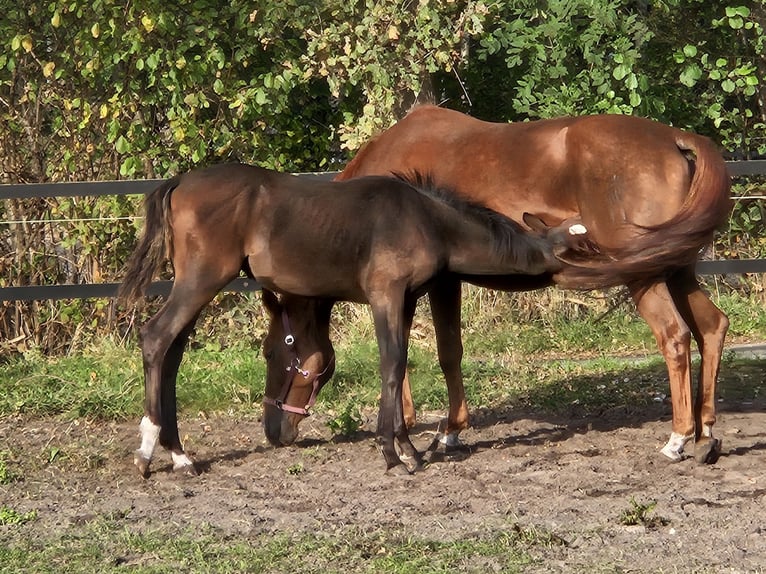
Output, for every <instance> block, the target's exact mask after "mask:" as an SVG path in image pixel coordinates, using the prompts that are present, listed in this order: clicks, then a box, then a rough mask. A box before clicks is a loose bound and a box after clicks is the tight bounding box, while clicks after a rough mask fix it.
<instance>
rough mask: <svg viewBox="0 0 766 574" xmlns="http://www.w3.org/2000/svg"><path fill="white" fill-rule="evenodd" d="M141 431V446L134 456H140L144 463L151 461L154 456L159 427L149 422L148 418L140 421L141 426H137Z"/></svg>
mask: <svg viewBox="0 0 766 574" xmlns="http://www.w3.org/2000/svg"><path fill="white" fill-rule="evenodd" d="M138 428H139V430H140V431H141V446H140V447H139V448H138V450H137V451H136V456H137V457H138V456H140V457H141V458H142V459H144V460H145V461H147V462H148V461H150V460H152V455H153V454H154V448H155V447H156V446H157V441H158V440H159V437H160V427H159V425H156V424H154V423H153V422H152V421H150V420H149V417H144V418H142V419H141V424H140V425H139V426H138Z"/></svg>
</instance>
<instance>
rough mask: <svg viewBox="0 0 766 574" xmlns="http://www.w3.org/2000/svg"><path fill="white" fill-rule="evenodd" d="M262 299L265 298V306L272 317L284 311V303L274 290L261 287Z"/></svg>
mask: <svg viewBox="0 0 766 574" xmlns="http://www.w3.org/2000/svg"><path fill="white" fill-rule="evenodd" d="M261 299H263V306H264V307H265V308H266V311H268V313H269V315H271V317H272V319H273V318H274V317H278V316H279V315H280V314H281V313H282V304H281V303H280V302H279V298H278V297H277V296H276V294H275V293H274V292H273V291H269V290H268V289H261Z"/></svg>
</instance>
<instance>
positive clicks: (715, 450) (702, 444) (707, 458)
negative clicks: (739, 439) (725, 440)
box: [694, 437, 721, 464]
mask: <svg viewBox="0 0 766 574" xmlns="http://www.w3.org/2000/svg"><path fill="white" fill-rule="evenodd" d="M719 456H721V441H720V439H717V438H713V437H701V438H700V439H699V440H698V441H697V442H696V443H695V445H694V459H695V460H696V461H697V462H698V463H700V464H715V462H716V461H717V460H718V457H719Z"/></svg>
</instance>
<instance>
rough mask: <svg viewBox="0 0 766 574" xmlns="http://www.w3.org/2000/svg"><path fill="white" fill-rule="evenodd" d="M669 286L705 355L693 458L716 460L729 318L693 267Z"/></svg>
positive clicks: (696, 414)
mask: <svg viewBox="0 0 766 574" xmlns="http://www.w3.org/2000/svg"><path fill="white" fill-rule="evenodd" d="M668 288H669V289H670V293H671V294H672V296H673V300H674V301H675V303H676V306H677V307H678V311H679V312H680V313H681V315H682V316H683V318H684V320H685V321H686V323H687V324H688V325H689V328H690V329H691V331H692V335H693V336H694V339H695V341H696V342H697V346H698V347H699V351H700V355H701V357H702V358H701V362H700V373H699V382H698V385H697V395H696V398H695V401H694V417H695V439H696V443H695V445H694V457H695V458H696V459H697V461H698V462H702V463H713V462H715V461H716V460H717V459H718V455H719V454H720V452H721V441H720V440H718V439H716V438H714V437H713V425H714V424H715V421H716V416H715V388H716V381H717V379H718V370H719V368H720V366H721V355H722V354H723V344H724V339H725V338H726V332H727V330H728V328H729V319H728V317H727V316H726V314H725V313H724V312H723V311H721V310H720V309H719V308H718V307H716V306H715V304H713V302H712V301H711V300H710V298H709V297H708V296H707V294H706V293H705V292H704V291H702V289H701V288H700V286H699V283H698V282H697V278H696V276H695V274H694V268H693V267H688V268H685V269H682V270H681V271H679V272H678V273H676V274H675V275H673V276H672V277H671V278H670V279H669V280H668Z"/></svg>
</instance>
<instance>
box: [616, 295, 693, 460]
mask: <svg viewBox="0 0 766 574" xmlns="http://www.w3.org/2000/svg"><path fill="white" fill-rule="evenodd" d="M629 288H630V292H631V295H632V296H633V299H634V301H635V302H636V305H637V307H638V312H639V313H640V314H641V316H642V317H643V318H644V320H645V321H646V322H647V324H648V325H649V328H650V329H651V330H652V333H653V334H654V337H655V339H656V340H657V344H658V345H659V348H660V351H661V352H662V355H663V357H664V358H665V363H666V364H667V367H668V378H669V380H670V399H671V402H672V404H673V432H672V433H671V435H670V439H669V440H668V442H667V444H666V445H665V446H664V447H663V448H662V451H661V452H662V454H664V455H665V456H667V457H668V458H669V459H671V460H673V461H679V460H681V459H682V458H683V451H684V446H685V445H686V443H687V442H689V441H690V440H692V439H693V438H694V415H693V412H692V400H691V394H692V391H691V348H690V346H691V332H690V331H689V327H688V326H687V324H686V322H685V321H684V320H683V317H682V316H681V314H680V313H679V311H678V309H677V308H676V305H675V302H674V301H673V297H672V296H671V294H670V291H669V290H668V286H667V284H666V283H664V282H659V283H652V284H649V285H647V284H643V285H632V286H629Z"/></svg>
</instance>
